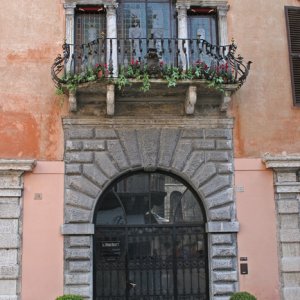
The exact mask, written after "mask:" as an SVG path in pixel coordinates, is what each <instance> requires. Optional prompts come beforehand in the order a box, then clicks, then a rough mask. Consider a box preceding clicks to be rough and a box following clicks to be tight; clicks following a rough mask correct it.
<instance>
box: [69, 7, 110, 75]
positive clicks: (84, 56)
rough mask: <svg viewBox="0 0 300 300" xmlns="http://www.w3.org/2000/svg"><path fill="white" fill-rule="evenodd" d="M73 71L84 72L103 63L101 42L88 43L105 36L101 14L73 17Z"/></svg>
mask: <svg viewBox="0 0 300 300" xmlns="http://www.w3.org/2000/svg"><path fill="white" fill-rule="evenodd" d="M75 26H76V27H75V49H74V50H75V53H74V54H75V71H76V72H84V71H86V70H87V69H88V68H93V67H95V66H96V65H97V64H104V63H105V53H104V51H102V50H103V41H102V40H100V41H99V43H95V44H90V45H88V43H90V42H92V41H95V40H97V39H98V38H101V37H103V36H104V35H105V32H106V22H105V14H104V13H103V12H81V11H80V8H79V9H78V10H77V13H76V16H75Z"/></svg>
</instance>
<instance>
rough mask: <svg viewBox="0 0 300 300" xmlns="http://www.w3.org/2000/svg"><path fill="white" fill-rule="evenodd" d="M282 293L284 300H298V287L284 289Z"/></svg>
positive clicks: (299, 295)
mask: <svg viewBox="0 0 300 300" xmlns="http://www.w3.org/2000/svg"><path fill="white" fill-rule="evenodd" d="M282 292H283V296H284V300H296V299H300V287H284V288H283V289H282Z"/></svg>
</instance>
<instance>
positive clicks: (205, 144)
mask: <svg viewBox="0 0 300 300" xmlns="http://www.w3.org/2000/svg"><path fill="white" fill-rule="evenodd" d="M193 148H194V149H196V150H212V149H215V141H214V140H196V141H193Z"/></svg>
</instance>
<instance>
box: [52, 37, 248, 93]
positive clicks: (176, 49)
mask: <svg viewBox="0 0 300 300" xmlns="http://www.w3.org/2000/svg"><path fill="white" fill-rule="evenodd" d="M62 48H63V54H62V55H61V54H60V55H58V56H57V57H56V59H55V61H54V64H53V65H52V68H51V73H52V79H53V81H54V83H55V85H56V86H57V87H61V86H62V85H64V84H66V83H67V80H68V79H67V78H70V76H75V75H80V74H81V75H82V82H84V81H93V80H97V79H102V78H108V79H111V80H113V79H114V78H118V77H119V76H121V74H122V72H124V70H127V69H128V68H129V67H131V68H134V69H139V70H143V72H147V73H148V74H149V77H150V78H151V77H152V78H164V76H165V74H167V73H168V72H169V73H170V72H172V71H170V70H172V69H177V70H178V71H179V72H182V73H190V74H194V76H192V75H191V76H190V78H189V77H188V76H187V79H191V78H192V79H195V78H197V79H206V80H212V79H213V78H216V77H218V78H222V80H223V81H222V82H223V83H224V84H226V83H233V84H238V85H239V86H241V85H242V84H243V83H244V82H245V80H246V78H247V76H248V73H249V69H250V64H251V62H250V61H249V62H248V63H246V64H245V63H244V62H243V58H242V57H241V56H240V55H236V50H237V46H236V44H235V43H234V41H232V43H231V44H229V45H225V46H217V45H212V44H210V43H208V42H207V41H206V40H203V39H178V38H176V39H175V38H170V39H153V38H150V39H143V38H139V39H114V38H106V37H102V38H98V39H96V40H94V41H91V42H89V43H87V44H82V45H73V44H67V43H64V44H63V46H62ZM199 70H200V71H199ZM85 75H86V76H85ZM129 77H130V74H129ZM132 78H134V74H132Z"/></svg>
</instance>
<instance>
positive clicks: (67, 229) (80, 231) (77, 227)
mask: <svg viewBox="0 0 300 300" xmlns="http://www.w3.org/2000/svg"><path fill="white" fill-rule="evenodd" d="M61 233H62V234H63V235H90V234H94V233H95V226H94V224H90V223H85V224H63V225H62V226H61Z"/></svg>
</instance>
